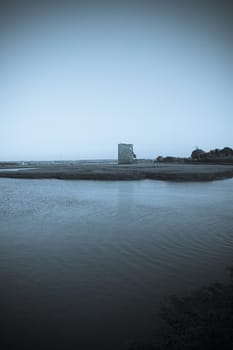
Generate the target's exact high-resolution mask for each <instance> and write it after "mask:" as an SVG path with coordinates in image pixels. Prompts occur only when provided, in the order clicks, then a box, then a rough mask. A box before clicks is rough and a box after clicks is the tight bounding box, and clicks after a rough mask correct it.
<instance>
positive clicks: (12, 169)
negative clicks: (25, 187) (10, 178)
mask: <svg viewBox="0 0 233 350" xmlns="http://www.w3.org/2000/svg"><path fill="white" fill-rule="evenodd" d="M33 169H37V168H1V169H0V172H4V173H5V172H6V171H21V170H33Z"/></svg>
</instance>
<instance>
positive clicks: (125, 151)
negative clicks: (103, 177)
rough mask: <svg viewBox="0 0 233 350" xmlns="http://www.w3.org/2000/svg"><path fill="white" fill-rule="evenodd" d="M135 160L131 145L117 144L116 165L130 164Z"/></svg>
mask: <svg viewBox="0 0 233 350" xmlns="http://www.w3.org/2000/svg"><path fill="white" fill-rule="evenodd" d="M134 158H136V156H135V154H134V152H133V145H132V144H128V143H119V144H118V164H131V163H133V161H134Z"/></svg>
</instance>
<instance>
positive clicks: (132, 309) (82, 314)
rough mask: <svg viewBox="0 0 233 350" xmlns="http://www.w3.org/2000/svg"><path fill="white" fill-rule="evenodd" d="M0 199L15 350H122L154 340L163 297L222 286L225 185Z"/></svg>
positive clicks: (1, 272)
mask: <svg viewBox="0 0 233 350" xmlns="http://www.w3.org/2000/svg"><path fill="white" fill-rule="evenodd" d="M0 196H1V197H0V278H1V289H0V296H1V298H0V306H1V312H0V321H1V330H3V333H2V336H1V342H2V343H3V342H6V344H10V346H11V347H13V348H14V349H16V348H18V345H22V344H24V345H25V347H24V349H26V346H27V347H28V346H29V348H30V349H33V350H34V349H37V348H39V349H47V348H48V349H49V348H52V346H58V345H59V346H60V347H63V348H64V349H69V350H70V349H85V350H89V349H92V350H95V349H103V350H105V349H108V350H112V349H121V348H123V346H124V345H126V344H127V342H130V341H131V340H135V339H136V340H137V339H143V338H144V337H147V336H150V335H151V334H153V329H154V328H155V327H156V322H157V312H158V305H159V302H160V300H161V298H162V297H164V296H166V295H169V294H173V293H177V294H179V293H184V292H186V291H190V290H192V289H193V288H196V287H199V286H201V285H203V284H208V283H210V282H213V281H216V280H218V281H225V280H226V277H227V273H226V271H225V267H226V266H227V265H230V264H231V262H232V257H233V180H225V181H216V182H210V183H168V182H160V181H153V180H151V181H150V180H143V181H129V182H124V181H122V182H118V181H116V182H98V181H59V180H16V179H0ZM6 349H8V348H7V347H6Z"/></svg>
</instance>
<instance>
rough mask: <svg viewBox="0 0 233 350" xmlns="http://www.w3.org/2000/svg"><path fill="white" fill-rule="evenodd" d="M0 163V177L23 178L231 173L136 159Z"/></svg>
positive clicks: (189, 177) (231, 168)
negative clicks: (122, 162)
mask: <svg viewBox="0 0 233 350" xmlns="http://www.w3.org/2000/svg"><path fill="white" fill-rule="evenodd" d="M12 168H13V167H12V166H11V167H10V166H9V167H8V166H7V165H4V166H1V165H0V177H2V178H3V177H4V178H23V179H64V180H65V179H67V180H140V179H154V180H165V181H213V180H220V179H226V178H232V177H233V165H215V164H174V163H172V164H168V163H166V164H161V163H153V162H142V163H140V162H138V163H134V164H129V165H128V164H127V165H119V164H117V163H116V162H115V163H114V162H112V163H105V162H103V163H101V162H96V163H91V162H90V163H88V162H83V163H82V162H80V163H79V162H61V163H59V164H56V163H54V162H51V163H49V162H47V163H44V162H33V163H31V164H30V165H27V166H26V167H25V165H22V166H20V165H17V167H15V168H16V169H15V171H14V170H13V169H12Z"/></svg>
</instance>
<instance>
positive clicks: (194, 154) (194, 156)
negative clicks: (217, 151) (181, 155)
mask: <svg viewBox="0 0 233 350" xmlns="http://www.w3.org/2000/svg"><path fill="white" fill-rule="evenodd" d="M204 154H205V152H204V151H203V150H202V149H200V148H196V149H195V150H194V151H192V153H191V158H192V159H200V158H201V157H202V156H203V155H204Z"/></svg>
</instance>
